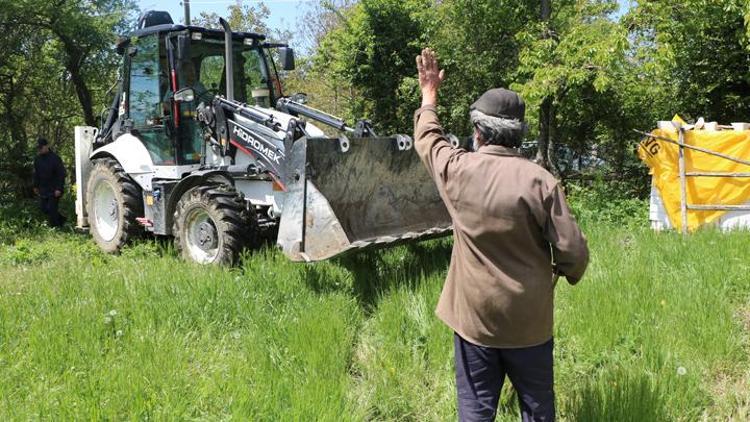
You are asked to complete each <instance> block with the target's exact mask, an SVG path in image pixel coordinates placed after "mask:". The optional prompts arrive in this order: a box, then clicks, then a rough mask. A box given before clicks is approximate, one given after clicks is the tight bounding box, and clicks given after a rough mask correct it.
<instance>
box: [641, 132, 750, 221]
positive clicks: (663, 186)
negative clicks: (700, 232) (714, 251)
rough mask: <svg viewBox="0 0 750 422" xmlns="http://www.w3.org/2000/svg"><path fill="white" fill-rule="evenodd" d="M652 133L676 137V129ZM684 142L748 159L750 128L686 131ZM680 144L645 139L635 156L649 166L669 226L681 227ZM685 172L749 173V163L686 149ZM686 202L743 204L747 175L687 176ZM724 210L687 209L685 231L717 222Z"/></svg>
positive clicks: (748, 197)
mask: <svg viewBox="0 0 750 422" xmlns="http://www.w3.org/2000/svg"><path fill="white" fill-rule="evenodd" d="M651 133H652V134H653V135H656V136H662V137H665V138H670V139H672V140H674V141H677V139H678V136H679V135H678V133H677V131H665V130H660V129H657V130H654V131H653V132H651ZM685 144H686V145H694V146H697V147H701V148H705V149H709V150H711V151H716V152H719V153H722V154H725V155H729V156H732V157H735V158H739V159H742V160H746V161H750V131H747V130H746V131H734V130H722V131H717V132H709V131H704V130H688V131H685ZM678 156H679V147H678V146H677V145H675V144H672V143H669V142H665V141H663V140H658V139H656V138H648V139H645V140H643V141H642V142H641V143H640V145H639V147H638V157H640V159H641V160H643V161H644V162H645V163H646V164H647V165H648V166H649V167H650V168H651V174H652V175H653V182H654V185H655V186H656V188H657V189H658V190H659V193H660V194H661V198H662V201H663V202H664V208H665V209H666V211H667V215H668V216H669V220H670V221H671V222H672V226H673V227H675V228H677V229H678V230H681V229H682V217H681V214H680V172H679V161H678ZM685 168H686V171H687V172H733V173H747V172H750V166H746V165H743V164H739V163H735V162H732V161H729V160H726V159H723V158H720V157H716V156H713V155H709V154H705V153H703V152H699V151H695V150H691V149H688V148H686V149H685ZM687 199H688V200H687V203H688V204H690V205H742V204H744V203H746V202H748V201H750V178H746V177H745V178H738V177H734V178H728V177H688V178H687ZM725 213H726V211H688V224H687V226H688V230H691V231H692V230H695V229H697V228H698V227H700V226H701V225H703V224H708V223H712V222H715V221H717V220H718V219H719V218H721V216H722V215H723V214H725Z"/></svg>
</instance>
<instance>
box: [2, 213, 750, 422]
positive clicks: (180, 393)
mask: <svg viewBox="0 0 750 422" xmlns="http://www.w3.org/2000/svg"><path fill="white" fill-rule="evenodd" d="M24 224H26V223H24ZM586 226H587V227H586V229H585V231H586V232H587V234H588V236H589V242H590V245H591V247H592V264H591V267H590V268H589V272H588V273H587V275H586V278H585V279H584V280H583V281H582V282H581V284H580V285H578V286H576V287H571V286H569V285H567V284H565V283H563V282H561V283H560V284H559V285H558V288H557V299H556V302H557V304H556V305H557V310H556V334H555V335H556V339H555V342H556V343H555V344H556V349H555V355H556V391H557V397H558V401H557V404H558V409H559V410H558V413H559V415H560V416H561V418H562V419H563V420H632V421H644V420H649V421H653V420H696V419H701V418H704V417H705V418H707V419H717V420H727V419H729V418H735V419H736V420H744V419H746V418H750V371H749V370H748V367H749V364H750V359H748V358H749V357H750V356H749V351H750V340H749V339H748V336H749V334H750V333H749V331H748V330H749V329H750V276H749V275H748V274H749V273H750V271H749V270H750V260H748V255H747V252H746V251H747V250H748V245H750V234H749V233H732V234H721V233H717V232H712V231H707V232H702V233H698V234H696V235H694V236H691V237H688V238H682V237H681V236H679V235H676V234H672V233H664V234H656V233H652V232H650V231H648V230H646V229H643V228H630V229H626V228H620V227H618V226H617V225H614V224H613V225H607V226H600V227H594V225H593V224H588V223H586ZM0 228H2V225H1V224H0ZM7 232H9V233H10V232H12V230H7ZM16 234H17V235H16V236H14V237H13V238H12V239H8V238H6V240H5V241H0V380H2V382H0V420H28V419H54V420H70V419H157V420H164V419H167V420H172V419H176V420H185V419H188V420H190V419H199V420H206V419H208V420H216V419H235V420H248V419H251V420H331V421H338V420H368V419H370V420H454V419H455V412H456V409H455V392H454V381H453V361H452V357H453V351H452V333H451V332H450V330H449V329H448V328H446V327H445V326H443V325H442V323H441V322H439V320H437V318H436V317H435V316H434V313H433V310H434V308H435V304H436V302H437V299H438V296H439V294H440V289H441V287H442V281H443V277H444V275H445V269H446V267H447V264H448V260H449V255H450V244H449V242H448V241H432V242H427V243H422V244H418V245H410V246H406V247H399V248H396V249H391V250H383V251H377V252H369V253H365V254H359V255H354V256H350V257H346V258H343V259H338V260H334V261H330V262H325V263H320V264H315V265H300V264H293V263H290V262H288V261H287V260H286V259H285V258H284V257H283V256H281V255H280V254H279V253H277V252H275V251H270V250H265V251H263V252H261V253H257V254H255V255H252V256H247V257H246V258H245V259H244V260H243V263H242V265H241V266H240V267H239V268H235V269H221V268H206V267H199V266H195V265H192V264H186V263H184V262H181V261H180V260H179V259H177V258H176V257H175V253H174V251H173V250H172V249H171V247H170V246H169V244H168V243H160V242H157V241H143V242H141V243H139V244H137V245H135V246H134V247H131V248H129V249H127V250H126V251H125V252H124V253H123V255H121V256H107V255H103V254H101V253H100V252H99V251H98V250H97V248H96V247H95V246H94V245H93V243H92V241H90V240H89V239H88V238H87V237H86V236H83V235H77V234H74V233H72V232H64V233H58V232H54V231H51V230H47V229H44V228H39V227H36V228H34V229H33V230H27V231H24V232H23V233H22V234H23V235H18V233H16ZM498 419H499V420H517V419H518V416H517V404H516V402H515V398H514V397H513V393H512V391H511V390H510V388H509V387H508V386H506V388H505V390H504V392H503V396H502V400H501V414H500V416H499V418H498Z"/></svg>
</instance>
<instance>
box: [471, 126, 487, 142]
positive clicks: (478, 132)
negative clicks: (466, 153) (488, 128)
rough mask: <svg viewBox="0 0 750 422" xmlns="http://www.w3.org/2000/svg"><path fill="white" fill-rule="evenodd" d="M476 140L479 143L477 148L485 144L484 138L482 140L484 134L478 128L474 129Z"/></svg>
mask: <svg viewBox="0 0 750 422" xmlns="http://www.w3.org/2000/svg"><path fill="white" fill-rule="evenodd" d="M474 139H476V141H477V144H478V145H477V146H482V145H484V144H485V142H484V138H482V132H480V131H479V129H477V128H476V127H475V128H474Z"/></svg>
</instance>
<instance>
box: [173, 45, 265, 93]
mask: <svg viewBox="0 0 750 422" xmlns="http://www.w3.org/2000/svg"><path fill="white" fill-rule="evenodd" d="M183 63H184V64H183V71H182V72H179V74H180V76H181V78H180V79H179V84H180V86H181V87H192V88H193V89H194V90H195V91H196V98H197V101H196V102H197V103H200V101H210V99H211V98H213V96H214V95H217V94H218V95H224V94H225V93H226V72H225V69H224V40H223V39H214V38H206V37H204V38H202V39H200V40H191V43H190V58H189V60H185V61H184V62H183ZM272 74H273V73H272V72H269V69H268V66H267V64H266V59H265V55H264V54H263V51H262V50H261V48H260V47H258V46H257V45H248V44H246V43H245V42H243V41H240V40H235V41H234V98H235V99H236V100H238V101H241V102H248V103H256V102H258V100H259V99H260V97H261V96H264V97H268V98H267V100H266V104H265V106H269V105H270V101H271V100H272V99H273V98H275V97H276V96H277V95H278V93H277V92H274V88H275V87H274V85H275V78H272ZM261 94H262V95H261Z"/></svg>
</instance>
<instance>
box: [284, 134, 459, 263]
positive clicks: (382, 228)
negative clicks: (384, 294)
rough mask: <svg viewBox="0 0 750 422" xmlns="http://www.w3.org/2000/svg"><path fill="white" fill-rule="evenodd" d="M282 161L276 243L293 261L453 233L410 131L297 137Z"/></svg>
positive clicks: (312, 259) (313, 259)
mask: <svg viewBox="0 0 750 422" xmlns="http://www.w3.org/2000/svg"><path fill="white" fill-rule="evenodd" d="M287 164H288V166H287V171H286V174H285V177H284V178H285V181H286V186H287V189H288V192H287V198H286V200H285V202H284V209H283V214H282V217H281V222H280V226H279V235H278V244H279V246H281V248H282V249H283V251H284V253H285V254H286V255H287V256H288V257H289V258H290V259H292V260H294V261H318V260H322V259H327V258H331V257H333V256H335V255H338V254H341V253H344V252H347V251H351V250H356V249H363V248H370V247H378V246H384V245H389V244H396V243H404V242H409V241H413V240H417V239H422V238H426V237H437V236H441V235H448V234H450V233H451V219H450V216H449V214H448V211H447V209H446V208H445V205H443V202H442V200H441V199H440V196H439V194H438V191H437V188H436V187H435V183H434V182H433V181H432V179H431V178H430V177H429V174H428V173H427V170H425V168H424V166H423V165H422V162H421V161H420V160H419V157H418V156H417V153H416V152H415V151H414V150H413V149H412V140H411V138H409V137H408V136H402V135H397V136H396V137H390V138H375V137H368V138H354V139H347V138H343V137H342V138H339V139H335V138H302V139H300V140H298V141H296V142H295V143H294V145H293V146H292V148H291V152H290V153H289V154H287Z"/></svg>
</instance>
